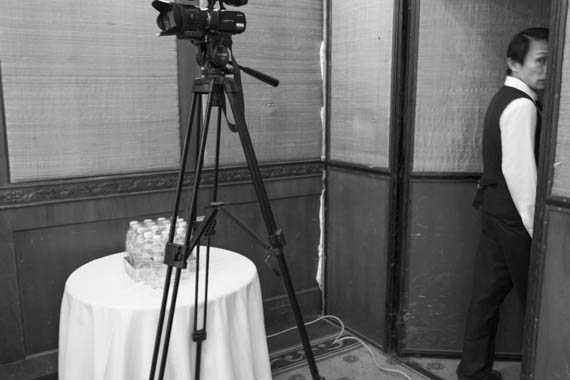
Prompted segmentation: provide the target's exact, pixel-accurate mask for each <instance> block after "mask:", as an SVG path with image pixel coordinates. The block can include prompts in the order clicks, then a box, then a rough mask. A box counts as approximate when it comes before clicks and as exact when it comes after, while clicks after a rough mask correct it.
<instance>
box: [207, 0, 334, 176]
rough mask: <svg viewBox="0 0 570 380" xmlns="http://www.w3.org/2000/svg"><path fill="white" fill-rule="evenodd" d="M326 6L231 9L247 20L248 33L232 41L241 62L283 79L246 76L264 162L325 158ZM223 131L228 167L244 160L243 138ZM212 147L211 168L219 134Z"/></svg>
mask: <svg viewBox="0 0 570 380" xmlns="http://www.w3.org/2000/svg"><path fill="white" fill-rule="evenodd" d="M322 7H323V2H322V0H301V1H294V2H291V1H278V0H266V1H251V2H250V3H249V4H247V5H246V6H242V7H239V8H231V9H232V10H239V11H241V12H243V13H245V15H246V19H247V29H246V31H245V32H244V33H242V34H239V35H235V36H233V37H232V39H233V50H234V54H235V56H236V58H237V61H238V63H239V64H240V65H243V66H247V67H251V68H252V69H256V70H258V71H261V72H263V73H265V74H268V75H270V76H273V77H275V78H277V79H279V81H280V84H279V86H278V87H271V86H269V85H267V84H265V83H263V82H260V81H258V80H257V79H254V78H252V77H250V76H248V75H247V74H242V79H243V92H244V96H245V116H246V121H247V125H248V129H249V131H250V134H251V139H252V142H253V145H254V148H255V152H256V154H257V158H258V159H259V161H261V162H270V161H290V160H299V159H315V158H316V159H318V158H320V156H321V150H322V123H321V119H320V112H321V108H322V106H323V98H322V88H323V81H322V77H321V66H320V65H321V64H320V58H319V49H320V46H321V41H322V40H323V8H322ZM212 125H213V124H212ZM222 129H223V131H222V142H221V143H222V148H221V153H220V160H221V162H222V164H236V163H237V164H239V163H242V162H244V157H243V153H242V149H241V145H240V142H239V138H238V136H237V134H232V133H231V132H229V130H228V128H226V124H225V121H224V122H223V123H222ZM211 133H213V132H211ZM209 143H210V144H209V150H208V154H207V156H206V165H211V164H212V158H213V150H214V149H213V147H214V138H213V136H212V137H209Z"/></svg>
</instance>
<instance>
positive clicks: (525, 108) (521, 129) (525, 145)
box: [499, 98, 537, 237]
mask: <svg viewBox="0 0 570 380" xmlns="http://www.w3.org/2000/svg"><path fill="white" fill-rule="evenodd" d="M536 118H537V115H536V107H535V105H534V103H533V102H532V101H531V100H530V99H527V98H519V99H515V100H513V101H512V102H511V103H509V105H508V106H507V107H506V108H505V110H504V111H503V113H502V114H501V118H500V121H499V125H500V129H501V147H502V156H503V158H502V162H501V167H502V170H503V176H504V177H505V180H506V182H507V187H508V188H509V192H510V194H511V197H512V198H513V201H514V203H515V207H516V208H517V211H518V212H519V215H520V216H521V219H522V222H523V224H524V226H525V228H526V230H527V231H528V233H529V235H530V237H532V232H533V231H532V230H533V221H534V206H535V198H536V171H537V170H536V160H535V157H534V139H535V131H536V121H537V119H536Z"/></svg>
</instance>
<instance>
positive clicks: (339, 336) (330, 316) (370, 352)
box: [267, 315, 412, 380]
mask: <svg viewBox="0 0 570 380" xmlns="http://www.w3.org/2000/svg"><path fill="white" fill-rule="evenodd" d="M327 318H331V319H334V320H335V321H336V322H337V323H338V324H339V325H340V327H341V330H340V333H339V334H338V335H337V336H336V338H335V339H334V341H333V344H335V343H338V342H342V341H344V340H351V339H352V340H355V341H357V342H358V343H360V344H362V346H363V347H364V348H365V349H366V351H368V353H369V354H370V356H371V357H372V361H373V362H374V365H375V366H376V368H378V369H379V370H380V371H382V372H387V373H395V374H397V375H400V376H403V377H405V378H406V379H408V380H412V378H411V377H410V376H408V374H407V373H405V372H402V371H400V370H397V369H392V368H386V367H382V366H381V365H380V364H379V363H378V361H377V360H376V356H375V355H374V352H372V350H371V349H370V347H369V346H368V345H367V344H366V343H365V342H364V341H363V340H362V339H359V338H357V337H354V336H345V337H342V338H341V336H342V334H343V333H344V323H343V322H342V320H341V319H340V318H338V317H337V316H334V315H323V316H321V317H319V318H317V319H315V320H312V321H309V322H307V323H305V326H309V325H312V324H313V323H316V322H318V321H320V320H323V319H327ZM295 329H297V327H291V328H288V329H285V330H283V331H279V332H277V333H275V334H271V335H268V336H267V339H269V338H273V337H275V336H278V335H281V334H284V333H286V332H288V331H291V330H295Z"/></svg>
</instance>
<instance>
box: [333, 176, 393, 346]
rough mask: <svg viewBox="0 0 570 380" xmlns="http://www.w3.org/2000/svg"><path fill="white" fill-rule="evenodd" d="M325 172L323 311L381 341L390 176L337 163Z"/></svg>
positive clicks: (383, 318) (372, 338) (384, 303)
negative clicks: (324, 288)
mask: <svg viewBox="0 0 570 380" xmlns="http://www.w3.org/2000/svg"><path fill="white" fill-rule="evenodd" d="M327 173H328V174H327V178H328V182H327V189H328V195H327V215H328V216H327V219H326V231H327V233H326V237H327V262H326V268H327V271H326V273H327V276H326V292H325V294H326V297H327V298H326V307H327V310H326V311H327V314H333V315H336V316H338V317H339V318H341V319H342V320H343V321H344V323H345V324H346V325H347V326H348V327H350V328H351V329H352V330H354V331H357V332H358V333H360V334H362V335H364V336H366V337H367V338H368V339H370V340H371V341H374V342H375V343H377V344H378V345H383V344H384V339H385V331H384V329H385V312H386V302H387V295H386V284H387V260H388V259H387V257H388V252H387V249H388V236H387V235H388V198H389V178H388V177H385V176H382V175H378V174H372V173H366V172H357V171H350V170H345V169H339V168H330V170H329V171H328V172H327Z"/></svg>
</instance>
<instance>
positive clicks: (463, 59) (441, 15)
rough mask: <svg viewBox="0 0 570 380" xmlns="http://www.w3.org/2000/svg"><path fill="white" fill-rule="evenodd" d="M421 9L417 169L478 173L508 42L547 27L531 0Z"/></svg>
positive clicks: (444, 0)
mask: <svg viewBox="0 0 570 380" xmlns="http://www.w3.org/2000/svg"><path fill="white" fill-rule="evenodd" d="M419 3H420V26H419V28H420V29H419V46H418V64H417V65H418V68H417V97H416V101H417V103H416V111H415V112H416V115H415V135H414V160H413V170H414V171H416V172H477V171H480V170H481V168H482V166H481V162H480V142H481V133H482V122H483V117H484V115H485V111H486V108H487V105H488V103H489V101H490V100H491V97H492V96H493V94H494V92H495V91H496V90H497V89H498V87H499V86H500V85H501V84H502V82H503V80H504V72H505V67H506V65H505V54H506V48H507V45H508V42H509V41H510V39H511V38H512V36H513V35H514V34H515V33H517V32H518V31H520V30H522V29H524V28H527V27H529V26H535V25H542V26H544V25H548V10H549V7H548V6H545V5H544V4H543V3H542V2H537V1H531V0H524V1H520V0H508V1H497V0H481V1H461V0H434V1H422V2H419Z"/></svg>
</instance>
